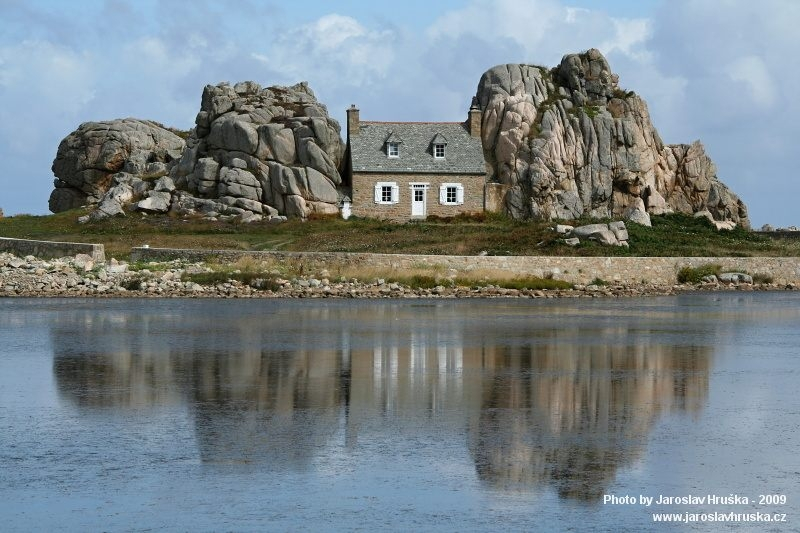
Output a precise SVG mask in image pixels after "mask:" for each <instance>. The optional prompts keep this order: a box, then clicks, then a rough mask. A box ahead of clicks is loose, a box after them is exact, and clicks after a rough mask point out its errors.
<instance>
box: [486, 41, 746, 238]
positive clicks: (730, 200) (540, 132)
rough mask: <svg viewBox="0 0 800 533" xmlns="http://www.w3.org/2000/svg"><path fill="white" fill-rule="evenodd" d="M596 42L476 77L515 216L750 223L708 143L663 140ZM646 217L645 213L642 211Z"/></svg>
mask: <svg viewBox="0 0 800 533" xmlns="http://www.w3.org/2000/svg"><path fill="white" fill-rule="evenodd" d="M618 83H619V77H618V76H617V75H616V74H614V73H613V72H612V71H611V68H610V67H609V65H608V62H607V61H606V59H605V58H604V57H603V55H602V54H601V53H600V52H599V51H598V50H595V49H591V50H588V51H586V52H584V53H581V54H569V55H566V56H564V58H563V59H562V60H561V63H560V64H559V65H558V66H557V67H555V68H553V69H547V68H544V67H539V66H532V65H520V64H507V65H499V66H496V67H494V68H491V69H489V70H488V71H487V72H486V73H484V74H483V76H482V77H481V80H480V82H479V84H478V90H477V96H476V99H477V102H478V105H479V106H480V109H481V110H482V111H483V122H482V141H483V148H484V156H485V158H486V161H487V163H488V167H489V168H490V173H491V175H490V176H489V179H490V181H493V182H497V183H500V184H503V185H506V186H508V189H507V192H506V193H505V199H504V205H505V209H506V211H507V212H508V213H509V214H510V215H511V216H513V217H514V218H518V219H576V218H580V217H586V216H588V217H595V218H610V217H619V216H624V215H625V214H626V212H627V213H628V214H631V213H634V211H637V213H636V216H640V217H641V213H638V211H640V209H637V206H638V204H639V202H643V203H644V207H645V210H646V214H653V215H659V214H665V213H669V212H682V213H688V214H692V213H695V212H698V211H703V210H708V211H709V212H710V213H712V215H713V216H714V219H715V220H718V221H723V220H725V221H731V222H734V223H736V224H739V225H742V226H744V227H749V220H748V217H747V209H746V207H745V205H744V203H743V202H742V201H741V200H740V199H739V198H738V197H737V196H736V195H735V194H734V193H733V192H732V191H730V189H728V188H727V187H726V186H725V185H724V184H723V183H722V182H721V181H720V180H719V179H718V178H717V175H716V167H715V166H714V163H713V162H712V161H711V159H710V158H709V157H708V155H707V154H706V152H705V149H704V148H703V145H702V144H701V143H700V142H699V141H695V142H694V143H692V144H690V145H686V144H678V145H667V144H664V143H663V142H662V140H661V137H660V136H659V135H658V132H657V131H656V129H655V127H654V126H653V124H652V122H651V121H650V115H649V112H648V109H647V105H646V103H645V102H644V100H642V99H641V98H640V97H639V96H638V95H636V94H635V93H633V92H629V91H625V90H623V89H621V88H620V87H619V84H618ZM641 218H643V217H641Z"/></svg>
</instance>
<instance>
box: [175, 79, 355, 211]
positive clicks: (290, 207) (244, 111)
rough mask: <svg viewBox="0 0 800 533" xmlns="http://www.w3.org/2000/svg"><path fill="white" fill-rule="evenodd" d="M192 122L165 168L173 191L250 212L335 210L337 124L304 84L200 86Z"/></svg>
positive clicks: (340, 146)
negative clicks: (177, 156) (183, 145)
mask: <svg viewBox="0 0 800 533" xmlns="http://www.w3.org/2000/svg"><path fill="white" fill-rule="evenodd" d="M195 123H196V125H197V126H196V128H195V129H194V130H193V132H192V134H191V136H190V137H189V140H188V143H187V149H186V151H185V152H184V154H183V157H182V158H181V161H180V163H179V164H178V165H176V166H175V167H174V168H173V169H172V171H171V173H170V176H171V177H172V178H173V180H174V182H175V185H176V186H177V187H178V188H179V189H184V190H187V191H188V192H189V193H191V194H193V195H196V196H198V197H200V198H209V199H211V198H221V199H224V201H225V202H226V203H227V204H228V205H236V206H237V207H239V208H241V209H245V210H248V211H251V212H253V213H257V214H261V213H263V212H270V213H272V212H277V213H279V214H280V215H286V216H296V217H305V216H307V215H308V214H309V213H311V212H317V213H336V212H338V205H339V199H340V196H341V195H340V192H339V190H338V187H337V186H338V185H341V183H342V179H341V176H340V173H339V169H340V168H341V166H342V158H343V156H344V143H343V142H342V138H341V128H340V126H339V124H338V123H337V122H336V120H334V119H332V118H330V117H329V116H328V112H327V109H326V108H325V106H324V105H322V104H321V103H319V102H318V101H317V99H316V98H315V96H314V93H313V92H312V91H311V89H310V88H309V87H308V85H307V84H306V83H299V84H297V85H293V86H291V87H280V86H275V87H269V88H266V89H263V88H261V86H260V85H258V84H257V83H255V82H243V83H237V84H236V85H234V86H231V85H229V84H227V83H221V84H219V85H216V86H214V85H207V86H206V87H205V89H204V90H203V97H202V102H201V107H200V112H199V113H198V114H197V118H196V120H195ZM323 204H325V205H323Z"/></svg>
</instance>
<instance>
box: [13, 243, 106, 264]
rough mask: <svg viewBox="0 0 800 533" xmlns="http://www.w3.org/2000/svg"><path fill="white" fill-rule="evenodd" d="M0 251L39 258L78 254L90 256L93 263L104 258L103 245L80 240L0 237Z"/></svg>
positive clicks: (102, 260)
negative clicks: (55, 240) (35, 239)
mask: <svg viewBox="0 0 800 533" xmlns="http://www.w3.org/2000/svg"><path fill="white" fill-rule="evenodd" d="M0 252H8V253H12V254H14V255H16V256H18V257H24V256H27V255H32V256H34V257H39V258H41V259H55V258H58V257H71V256H74V255H78V254H86V255H88V256H91V258H92V261H94V262H95V263H103V262H105V260H106V253H105V247H104V246H103V245H102V244H85V243H80V242H52V241H32V240H28V239H11V238H8V237H0Z"/></svg>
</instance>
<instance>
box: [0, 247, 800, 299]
mask: <svg viewBox="0 0 800 533" xmlns="http://www.w3.org/2000/svg"><path fill="white" fill-rule="evenodd" d="M210 270H211V269H210V268H209V266H208V264H206V263H204V262H193V263H187V262H185V261H179V260H173V261H166V262H161V263H158V262H150V263H147V264H145V265H143V266H142V265H139V264H135V265H131V264H128V263H124V262H118V261H116V260H114V259H112V260H111V261H110V262H109V263H100V264H95V263H94V261H93V260H92V258H91V257H89V256H88V255H82V254H79V255H77V256H75V257H64V258H59V259H49V260H46V259H37V258H35V257H33V256H27V257H24V258H20V257H17V256H15V255H13V254H10V253H0V298H2V297H6V298H50V297H52V298H287V299H308V298H311V299H314V298H334V299H348V298H350V299H382V298H394V299H420V298H432V299H464V298H531V299H549V298H631V297H643V296H645V297H646V296H670V295H675V294H686V293H693V292H712V291H739V292H752V291H761V292H764V291H773V292H774V291H794V290H798V287H797V286H796V285H794V284H791V283H790V284H787V285H778V284H775V283H761V284H751V283H736V284H726V283H721V282H712V283H700V284H677V283H676V284H671V285H667V284H655V283H644V284H642V283H636V284H628V283H624V282H609V283H603V284H589V285H580V284H576V285H574V287H573V288H571V289H560V288H559V289H529V288H522V289H516V288H503V287H501V286H499V285H495V284H492V283H485V284H481V283H480V282H474V283H471V284H470V285H469V286H467V285H457V284H455V282H454V279H448V278H446V277H442V278H441V284H439V285H436V286H434V287H426V288H422V287H411V286H409V285H405V284H403V283H398V282H392V281H387V280H385V279H380V278H378V279H371V280H369V281H367V280H358V279H355V278H351V277H342V276H339V277H337V278H336V279H333V280H331V279H329V278H330V276H329V275H328V273H327V271H322V272H321V274H322V275H298V276H294V277H290V276H282V275H281V274H280V272H278V271H272V272H271V274H272V275H273V277H271V278H270V279H262V278H255V279H253V281H251V282H250V283H249V284H248V283H243V282H241V281H237V280H234V279H229V280H226V281H217V282H212V283H207V284H202V285H201V284H200V283H196V282H194V281H185V280H184V279H183V278H184V275H185V274H187V273H189V274H198V273H204V272H209V271H210Z"/></svg>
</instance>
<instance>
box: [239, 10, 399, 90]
mask: <svg viewBox="0 0 800 533" xmlns="http://www.w3.org/2000/svg"><path fill="white" fill-rule="evenodd" d="M396 40H397V36H396V34H395V32H393V31H391V30H370V29H367V28H365V27H364V26H363V25H362V24H360V23H359V22H358V21H357V20H356V19H354V18H352V17H348V16H343V15H338V14H335V13H334V14H329V15H325V16H323V17H320V18H319V19H317V20H315V21H313V22H311V23H308V24H305V25H302V26H299V27H297V28H294V29H291V30H289V31H286V32H281V33H280V34H279V35H278V37H277V38H276V39H275V41H274V42H273V43H271V46H270V50H269V51H266V52H258V53H254V54H253V57H255V58H256V59H258V60H260V61H262V62H263V63H264V64H265V65H268V66H269V67H270V68H271V69H272V70H275V71H278V72H281V73H282V74H283V75H284V76H288V77H293V78H294V79H296V80H297V81H300V80H306V79H308V78H309V77H313V78H314V79H315V80H316V82H317V83H318V84H325V85H327V86H332V87H338V86H342V85H347V86H361V85H368V84H371V83H374V82H376V81H377V80H381V79H383V78H385V77H386V76H387V75H388V73H389V72H391V69H392V67H393V63H394V43H395V41H396Z"/></svg>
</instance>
